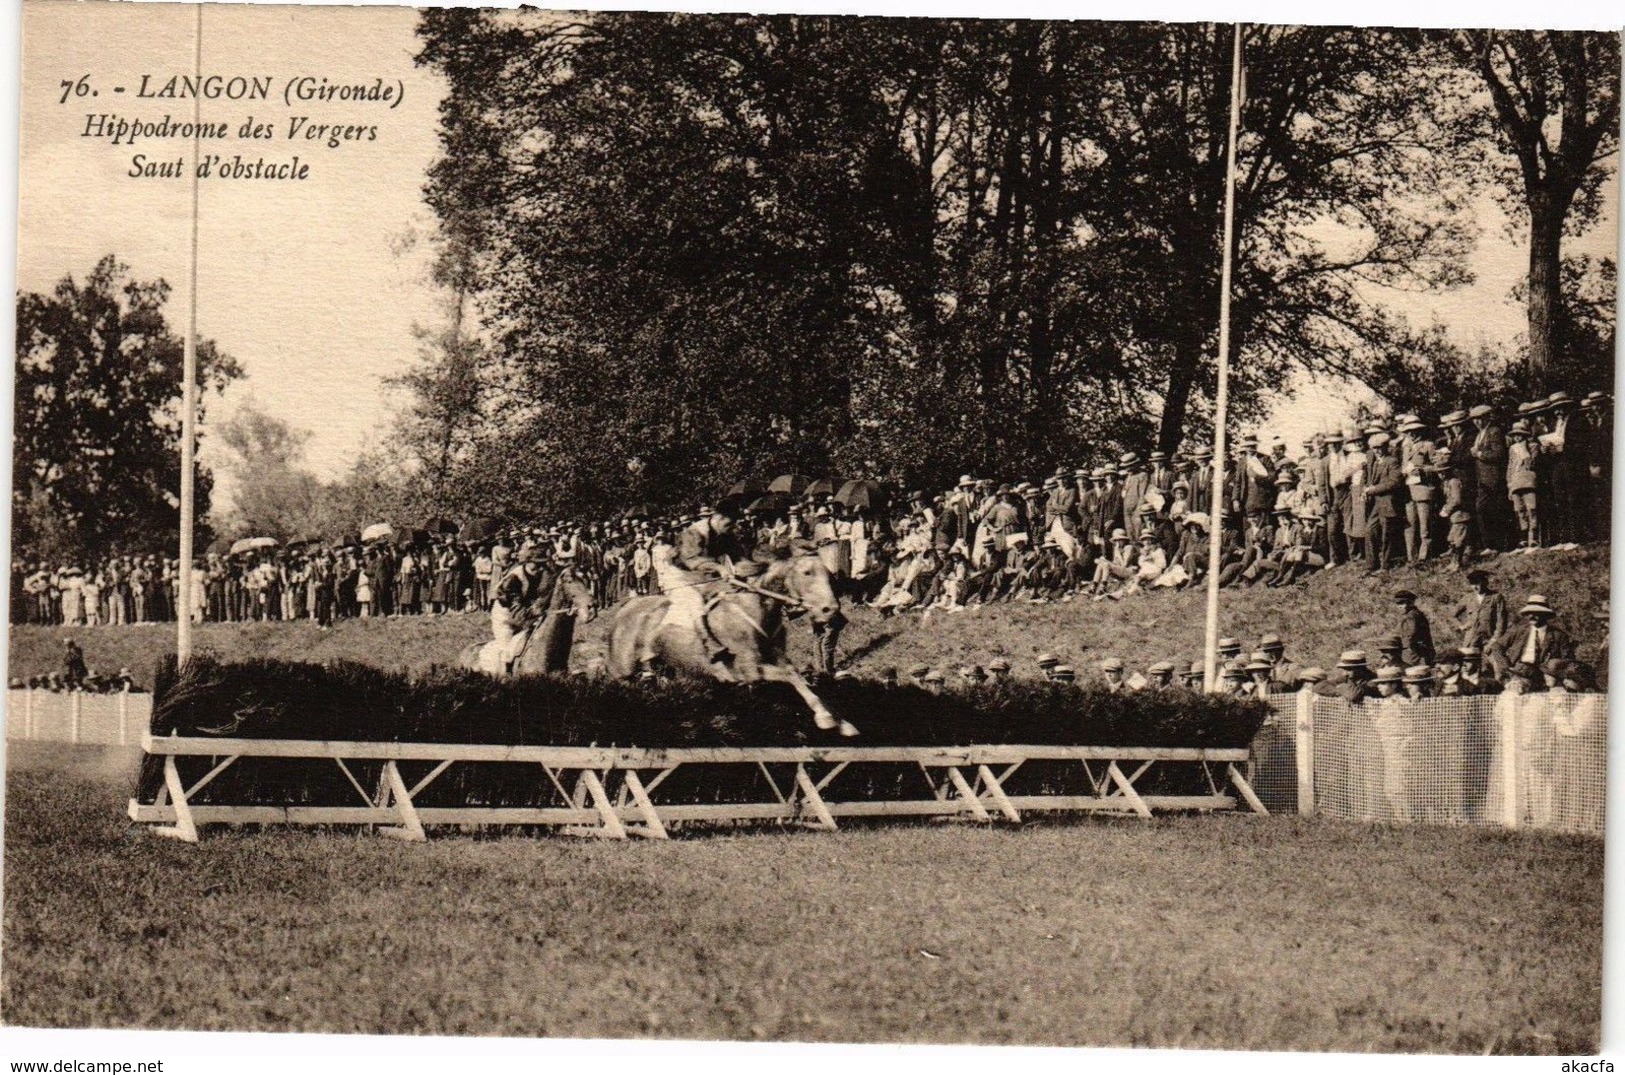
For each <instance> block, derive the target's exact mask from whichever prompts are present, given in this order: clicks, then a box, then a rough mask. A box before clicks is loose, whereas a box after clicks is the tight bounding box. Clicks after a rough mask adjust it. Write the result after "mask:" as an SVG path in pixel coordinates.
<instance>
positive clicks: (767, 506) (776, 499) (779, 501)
mask: <svg viewBox="0 0 1625 1075" xmlns="http://www.w3.org/2000/svg"><path fill="white" fill-rule="evenodd" d="M794 503H795V499H794V498H793V497H791V496H790V495H789V494H788V493H768V494H767V495H765V496H759V497H757V498H756V499H755V500H752V501H751V502H750V510H751V511H759V512H762V513H763V514H766V515H777V514H779V513H780V512H785V511H789V510H790V505H791V504H794Z"/></svg>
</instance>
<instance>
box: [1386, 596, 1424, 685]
mask: <svg viewBox="0 0 1625 1075" xmlns="http://www.w3.org/2000/svg"><path fill="white" fill-rule="evenodd" d="M1394 604H1396V605H1398V606H1399V644H1400V658H1401V659H1402V660H1403V661H1404V662H1405V664H1406V666H1407V667H1410V666H1415V665H1419V664H1427V665H1430V664H1432V663H1433V628H1432V626H1431V625H1430V624H1429V623H1428V618H1427V616H1425V615H1424V614H1423V613H1422V610H1421V609H1419V608H1417V607H1416V594H1414V593H1412V592H1411V591H1410V590H1400V591H1399V592H1398V593H1396V594H1394Z"/></svg>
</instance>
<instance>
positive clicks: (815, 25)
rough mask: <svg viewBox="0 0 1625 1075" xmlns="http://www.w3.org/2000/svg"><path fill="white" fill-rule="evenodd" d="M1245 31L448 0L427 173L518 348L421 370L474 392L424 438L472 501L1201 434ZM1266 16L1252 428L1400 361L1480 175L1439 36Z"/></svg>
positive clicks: (1240, 345)
mask: <svg viewBox="0 0 1625 1075" xmlns="http://www.w3.org/2000/svg"><path fill="white" fill-rule="evenodd" d="M1231 34H1232V30H1231V28H1230V27H1228V26H1214V25H1162V24H1149V23H1092V22H1019V21H1005V20H1000V21H978V20H907V19H875V18H840V17H818V18H813V17H799V16H769V17H758V16H712V15H685V14H620V13H608V14H595V15H590V16H580V17H565V16H561V15H557V14H548V13H538V12H524V11H519V12H513V11H506V12H495V11H476V10H467V9H462V10H451V9H448V10H432V11H427V12H425V14H424V16H423V20H422V23H421V24H420V38H421V41H422V52H421V54H420V56H419V60H420V62H421V63H424V64H426V65H429V66H432V67H434V68H435V69H436V70H438V71H439V72H440V73H441V74H443V75H444V76H445V77H446V79H447V81H448V84H449V87H450V90H449V93H448V94H447V96H446V98H445V99H444V101H443V102H442V105H441V137H442V142H443V149H444V153H443V156H442V158H441V159H440V160H439V161H438V162H437V163H436V164H435V166H434V167H433V169H432V171H431V175H430V182H429V188H428V197H429V200H430V202H431V204H432V205H433V207H434V209H435V210H436V212H437V214H438V216H439V219H440V224H441V230H442V234H443V237H444V239H445V241H446V243H447V245H448V248H450V249H453V250H455V251H456V253H457V257H456V259H455V264H456V265H457V266H458V278H457V279H458V282H457V287H458V288H459V291H458V294H459V295H460V296H462V297H466V299H467V300H468V301H469V302H470V303H472V305H473V308H474V309H475V310H477V312H478V316H479V320H480V322H481V325H482V331H483V340H484V348H483V350H482V351H481V357H480V359H479V362H478V363H477V364H476V365H477V367H478V376H477V377H474V376H467V375H466V370H467V367H468V363H467V360H466V357H464V358H460V357H459V352H458V351H457V349H455V348H450V347H446V348H442V349H441V350H442V353H443V355H444V361H441V362H439V363H438V364H437V365H434V366H433V369H432V371H431V375H430V376H428V378H427V379H426V380H425V381H424V382H423V383H422V384H421V385H420V386H419V389H420V391H419V397H420V399H421V400H422V401H423V402H424V403H425V406H426V408H427V412H426V413H428V414H430V415H437V416H444V415H445V414H448V413H451V412H450V411H448V410H447V409H446V408H445V407H442V406H441V403H440V402H437V401H441V402H445V401H449V402H451V403H453V404H455V406H454V407H453V408H452V410H454V411H455V413H456V414H457V415H458V423H459V424H458V425H457V428H456V431H455V433H454V434H450V433H448V430H450V429H451V428H452V426H451V424H449V423H447V422H440V423H439V424H438V425H436V424H435V423H434V422H430V423H428V424H427V425H426V426H423V427H422V428H421V429H420V433H419V435H418V436H417V437H416V438H415V447H414V455H415V456H416V457H417V462H418V465H419V467H420V470H421V471H423V472H434V473H437V474H438V475H439V477H438V478H437V479H436V480H435V482H434V483H433V484H435V485H436V486H437V487H438V490H439V492H438V493H437V494H436V495H437V496H438V497H439V504H440V505H441V506H442V507H443V508H446V509H452V510H454V509H456V508H457V507H459V506H466V507H469V508H476V507H477V508H478V510H502V511H507V512H511V513H516V514H529V513H534V512H536V511H549V510H552V509H555V508H563V507H566V506H568V507H569V509H571V510H586V511H592V510H597V509H602V508H610V507H613V506H616V505H620V504H624V503H626V502H628V501H631V500H640V501H641V500H652V501H655V502H665V503H672V504H674V503H678V502H681V501H683V500H686V499H688V498H689V497H691V496H693V495H694V494H695V492H696V491H700V490H706V489H711V490H713V491H714V490H716V489H718V488H719V487H720V486H723V485H726V484H727V483H729V482H730V481H732V480H734V479H736V478H738V477H740V476H743V475H745V474H756V475H759V476H767V475H771V474H773V473H778V472H780V471H786V470H795V471H801V472H808V473H826V472H834V473H837V474H842V473H862V474H869V475H875V476H880V477H888V478H896V479H899V480H903V481H908V482H911V483H912V482H916V481H918V482H937V481H941V480H942V479H944V478H950V477H951V476H952V475H953V474H956V473H958V472H959V471H960V470H961V469H963V468H965V467H967V466H969V467H976V468H985V469H986V470H988V471H996V472H999V473H1009V474H1015V473H1027V474H1033V473H1036V472H1037V471H1039V470H1040V469H1041V468H1047V467H1050V466H1053V465H1054V464H1056V463H1058V462H1073V461H1076V460H1078V459H1079V458H1080V456H1082V455H1084V454H1085V453H1087V452H1088V451H1090V450H1091V449H1093V448H1095V447H1097V446H1099V447H1105V448H1116V447H1134V448H1139V449H1144V448H1148V447H1162V448H1164V449H1172V448H1173V447H1175V446H1176V445H1177V444H1178V443H1179V442H1180V440H1181V439H1182V438H1183V437H1184V436H1185V435H1186V434H1187V433H1189V432H1192V431H1193V430H1195V429H1198V428H1205V426H1206V423H1207V421H1208V419H1209V416H1210V414H1211V402H1210V400H1211V395H1212V392H1213V388H1214V379H1215V373H1214V370H1215V351H1216V321H1217V313H1218V306H1219V302H1218V282H1219V279H1218V278H1219V272H1218V267H1219V262H1220V258H1221V250H1220V246H1221V239H1220V235H1221V222H1222V221H1221V209H1222V200H1223V192H1224V149H1225V138H1226V127H1227V110H1228V102H1229V95H1230V53H1231ZM1246 47H1247V52H1248V57H1249V66H1248V70H1249V74H1248V80H1247V85H1246V95H1245V102H1246V103H1245V113H1244V116H1243V129H1244V131H1245V132H1246V134H1245V137H1244V138H1243V139H1242V140H1241V142H1240V144H1239V147H1238V148H1239V158H1238V161H1239V183H1238V194H1237V219H1238V230H1239V234H1240V240H1239V242H1238V248H1237V252H1236V253H1237V267H1236V279H1235V304H1234V308H1233V309H1234V314H1233V316H1234V331H1233V339H1234V342H1233V347H1234V348H1235V353H1234V355H1233V359H1234V361H1235V369H1236V371H1237V376H1236V379H1235V381H1234V396H1233V415H1234V417H1235V418H1236V419H1237V420H1241V419H1245V418H1246V417H1248V416H1250V415H1254V414H1256V413H1257V412H1258V411H1259V409H1260V408H1261V405H1262V402H1263V400H1264V399H1265V398H1266V397H1267V396H1268V395H1270V394H1272V393H1275V392H1277V391H1278V390H1280V389H1281V388H1282V387H1283V386H1284V385H1285V383H1286V382H1287V379H1288V377H1289V375H1290V373H1291V372H1292V371H1294V370H1298V369H1306V370H1309V371H1311V372H1321V373H1335V374H1340V375H1345V376H1355V377H1362V376H1365V375H1367V374H1371V375H1372V376H1374V377H1376V376H1380V373H1381V370H1380V367H1381V366H1382V365H1383V363H1384V362H1385V361H1387V359H1388V357H1389V356H1391V355H1392V354H1393V353H1394V352H1395V350H1396V349H1398V348H1400V347H1403V346H1405V345H1406V343H1407V342H1408V341H1409V340H1410V339H1411V338H1412V332H1413V330H1411V329H1410V328H1409V326H1406V325H1405V324H1403V323H1402V322H1401V321H1399V320H1398V319H1396V318H1394V317H1393V316H1391V315H1389V314H1388V313H1386V312H1385V308H1384V306H1383V305H1382V304H1381V299H1382V297H1383V295H1384V294H1385V293H1392V292H1393V291H1395V290H1427V289H1437V288H1446V287H1450V286H1454V285H1456V284H1459V283H1461V282H1463V281H1464V280H1465V279H1466V273H1465V271H1464V269H1463V267H1462V263H1463V256H1464V254H1465V252H1466V251H1467V249H1468V247H1469V245H1470V242H1471V238H1472V236H1471V229H1470V227H1469V220H1468V218H1467V214H1466V212H1465V207H1466V206H1467V204H1468V203H1469V200H1470V196H1471V194H1472V193H1473V190H1472V184H1473V181H1474V179H1475V178H1476V175H1475V173H1474V172H1473V170H1472V169H1470V168H1465V167H1462V166H1461V163H1462V161H1463V160H1465V159H1467V155H1468V150H1467V149H1466V148H1464V145H1463V143H1464V140H1465V137H1466V136H1465V135H1464V134H1463V127H1462V126H1461V125H1460V124H1458V123H1455V122H1453V119H1454V115H1453V113H1452V112H1451V111H1450V110H1449V109H1443V110H1441V109H1440V107H1439V106H1438V102H1439V101H1440V100H1448V101H1453V102H1461V101H1465V99H1466V97H1467V96H1468V95H1469V93H1470V90H1469V89H1468V81H1469V80H1468V78H1467V76H1466V75H1465V74H1464V73H1463V72H1461V71H1460V70H1459V69H1458V68H1457V67H1456V66H1454V65H1452V64H1449V63H1440V62H1438V57H1437V56H1436V55H1435V53H1434V52H1432V51H1431V46H1430V44H1429V42H1428V40H1427V39H1425V38H1424V37H1423V36H1422V35H1420V34H1414V33H1408V32H1396V31H1382V30H1363V29H1349V28H1321V27H1294V28H1281V27H1254V28H1250V29H1249V30H1248V31H1247V40H1246ZM459 363H462V364H463V367H464V372H459ZM465 390H469V391H472V392H473V393H474V394H475V395H477V397H478V398H477V400H475V399H472V398H471V397H470V396H469V395H468V394H466V392H465ZM442 396H444V399H442ZM430 429H438V430H439V431H440V433H441V436H440V438H439V439H438V440H436V438H435V437H433V436H427V435H424V431H425V430H430Z"/></svg>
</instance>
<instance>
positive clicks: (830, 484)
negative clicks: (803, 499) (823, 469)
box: [805, 478, 836, 496]
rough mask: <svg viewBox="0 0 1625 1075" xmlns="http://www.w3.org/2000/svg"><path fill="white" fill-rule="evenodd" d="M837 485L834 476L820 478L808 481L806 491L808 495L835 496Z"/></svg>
mask: <svg viewBox="0 0 1625 1075" xmlns="http://www.w3.org/2000/svg"><path fill="white" fill-rule="evenodd" d="M835 485H836V482H835V479H834V478H819V479H818V480H817V481H815V482H808V483H807V488H806V490H805V492H806V494H807V495H808V496H833V495H834V494H835Z"/></svg>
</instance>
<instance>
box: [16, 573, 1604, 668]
mask: <svg viewBox="0 0 1625 1075" xmlns="http://www.w3.org/2000/svg"><path fill="white" fill-rule="evenodd" d="M1608 552H1609V546H1608V545H1597V546H1588V547H1586V548H1582V549H1579V550H1577V551H1572V552H1551V551H1543V552H1540V553H1536V554H1534V555H1530V556H1501V557H1498V558H1495V559H1493V560H1486V561H1485V562H1484V566H1485V567H1486V568H1487V569H1488V570H1489V571H1490V572H1491V573H1492V575H1493V576H1494V577H1495V579H1496V584H1497V587H1498V588H1499V589H1500V590H1502V591H1503V592H1504V593H1506V594H1507V599H1508V601H1509V602H1511V603H1512V607H1513V609H1514V610H1516V608H1517V604H1518V603H1521V602H1522V600H1523V598H1524V597H1525V596H1526V595H1527V594H1529V593H1530V592H1538V593H1542V594H1544V595H1545V596H1546V597H1547V598H1548V599H1550V600H1551V601H1552V602H1553V603H1554V604H1555V606H1556V607H1557V609H1558V611H1559V613H1560V622H1562V623H1563V625H1564V626H1565V627H1566V628H1567V629H1568V630H1569V631H1570V633H1571V634H1572V635H1573V636H1574V637H1575V638H1576V639H1577V640H1578V641H1579V642H1580V644H1581V648H1582V654H1588V653H1589V652H1591V649H1592V647H1594V646H1595V645H1596V643H1597V642H1598V641H1600V640H1601V638H1602V625H1601V624H1600V623H1599V622H1598V621H1597V620H1596V619H1595V618H1594V617H1593V616H1592V615H1591V610H1592V609H1593V608H1595V607H1596V606H1598V605H1600V604H1604V603H1606V602H1607V600H1608ZM1401 587H1405V588H1409V589H1412V590H1415V591H1416V592H1417V594H1418V595H1419V597H1420V600H1419V602H1418V604H1419V605H1420V607H1421V608H1422V609H1423V611H1424V612H1426V613H1427V614H1428V616H1429V617H1430V618H1431V619H1432V622H1433V629H1434V637H1435V639H1436V640H1437V641H1438V643H1439V644H1440V645H1445V644H1451V643H1454V642H1455V641H1456V633H1455V631H1454V629H1453V628H1451V627H1450V625H1449V616H1450V613H1451V611H1452V610H1453V609H1454V608H1455V607H1456V606H1457V605H1458V604H1459V603H1460V602H1461V600H1462V599H1463V597H1464V596H1465V595H1466V592H1467V587H1466V584H1465V583H1464V581H1463V580H1462V577H1461V575H1460V574H1459V573H1457V572H1454V571H1450V570H1447V569H1446V566H1445V565H1444V564H1443V563H1442V562H1436V563H1434V564H1431V565H1429V566H1427V567H1426V568H1423V569H1421V570H1415V569H1411V568H1401V569H1397V570H1394V571H1390V572H1388V573H1386V574H1384V575H1379V576H1376V577H1374V578H1367V577H1364V576H1363V575H1362V574H1361V572H1360V569H1358V568H1352V567H1347V566H1345V567H1341V568H1336V569H1334V570H1332V571H1326V572H1321V573H1318V574H1316V575H1315V576H1313V577H1312V578H1310V579H1309V580H1308V581H1307V582H1305V583H1303V584H1300V585H1298V586H1293V587H1290V588H1285V589H1273V590H1272V589H1266V588H1263V587H1251V588H1247V589H1240V590H1233V591H1231V590H1227V591H1225V592H1224V594H1223V599H1222V600H1223V604H1222V619H1221V625H1220V626H1221V630H1222V632H1223V633H1224V634H1231V635H1235V636H1237V637H1239V638H1241V639H1243V641H1244V642H1245V643H1246V644H1248V645H1253V644H1256V642H1257V639H1258V638H1259V636H1260V635H1262V634H1263V633H1264V632H1267V631H1273V632H1276V633H1279V634H1280V635H1282V636H1283V637H1284V638H1285V639H1286V640H1287V654H1288V656H1289V657H1291V658H1293V659H1295V660H1297V661H1299V662H1300V663H1302V664H1317V663H1318V664H1323V665H1326V664H1329V663H1331V662H1335V661H1336V659H1337V654H1338V652H1339V651H1341V650H1343V649H1346V648H1349V647H1351V646H1357V645H1366V644H1369V643H1370V642H1371V641H1372V640H1374V639H1376V638H1379V637H1381V636H1383V635H1386V634H1389V633H1391V632H1392V631H1393V630H1394V626H1395V621H1396V616H1395V611H1394V605H1393V603H1392V600H1391V597H1392V594H1393V591H1394V590H1396V589H1399V588H1401ZM851 618H852V621H853V622H852V626H851V627H850V628H849V629H848V630H847V632H846V634H845V635H844V636H843V637H842V639H841V651H842V652H841V658H842V662H843V663H844V664H846V665H847V666H848V667H851V668H852V669H854V670H855V671H857V672H858V673H860V674H876V673H878V672H879V670H880V669H881V668H884V667H888V666H890V667H896V668H899V669H905V670H906V669H907V668H908V667H909V666H911V665H913V664H916V663H923V664H930V665H934V666H936V667H939V668H944V669H953V668H955V667H957V666H959V665H961V664H986V663H987V662H988V661H990V660H992V659H993V658H994V657H1000V656H1002V657H1004V658H1005V659H1007V660H1009V661H1011V662H1012V663H1013V664H1015V665H1016V671H1017V674H1029V675H1030V674H1035V673H1036V669H1035V668H1034V666H1033V665H1032V660H1033V658H1034V657H1036V656H1037V655H1038V654H1040V653H1043V652H1044V651H1046V650H1054V651H1055V652H1057V653H1059V654H1060V655H1061V657H1062V658H1063V659H1064V660H1068V661H1071V662H1073V663H1089V662H1092V661H1095V660H1098V659H1100V658H1103V657H1105V656H1107V655H1108V654H1115V655H1117V656H1120V657H1122V658H1123V659H1124V660H1126V661H1128V662H1130V664H1131V666H1136V667H1142V668H1143V667H1144V666H1145V665H1147V664H1150V663H1151V662H1152V661H1155V660H1157V659H1158V658H1162V657H1168V658H1182V659H1184V660H1185V661H1187V662H1188V661H1190V660H1192V659H1194V658H1195V657H1196V656H1197V655H1198V654H1199V653H1200V651H1201V645H1202V623H1203V594H1202V593H1200V592H1186V593H1157V594H1153V595H1147V596H1143V597H1139V598H1135V599H1132V600H1129V601H1124V602H1121V603H1118V602H1110V601H1100V602H1094V601H1081V602H1080V601H1072V602H1069V603H1065V604H1049V605H1028V604H1014V605H995V606H991V607H988V608H979V609H973V610H970V611H966V612H963V613H960V614H956V615H949V614H946V613H942V612H933V613H931V614H930V619H929V620H926V621H923V622H922V620H921V618H920V615H919V614H910V615H907V616H902V617H893V618H889V619H882V618H880V617H879V616H877V615H876V614H875V613H873V612H872V611H870V610H868V609H862V608H860V609H856V610H853V611H852V612H851ZM609 620H610V617H609V616H600V617H598V618H597V619H596V620H595V621H594V622H592V623H591V624H588V625H586V626H585V628H584V629H583V630H582V631H581V633H580V637H579V639H578V643H577V645H576V649H575V655H574V660H575V662H576V663H577V665H578V666H584V665H585V664H586V663H587V662H588V661H590V660H591V659H592V658H594V657H596V656H600V655H601V654H602V653H603V649H604V638H605V634H606V632H607V629H608V625H609ZM68 635H71V636H72V637H76V638H78V639H79V640H80V643H81V645H82V646H83V647H84V651H85V658H86V660H87V661H88V662H89V663H90V665H91V666H92V667H93V668H96V669H101V670H107V671H114V670H117V669H118V668H120V667H127V668H129V669H130V670H131V671H132V672H133V673H134V674H135V676H136V678H137V680H138V681H140V682H144V683H150V682H151V677H152V672H153V669H154V667H155V666H156V663H157V660H158V658H159V657H160V656H161V655H163V654H165V653H171V652H173V651H174V647H175V632H174V628H173V626H172V625H167V624H163V625H160V624H148V625H142V626H134V627H119V628H111V627H101V628H96V629H94V630H87V629H83V628H80V629H77V630H71V631H69V630H62V629H51V630H47V629H40V628H28V627H23V628H14V629H13V630H12V632H11V657H10V670H11V675H14V676H18V675H23V676H26V675H30V674H36V673H40V672H49V671H55V670H57V669H58V668H59V667H60V665H61V647H62V642H61V638H62V637H63V636H68ZM196 637H197V641H196V645H198V646H199V647H200V648H207V649H211V650H213V651H215V652H217V653H218V654H220V655H221V656H222V657H224V658H226V659H233V658H245V657H275V658H279V659H283V660H305V661H318V662H319V661H326V660H332V659H336V658H347V659H350V660H358V661H363V662H366V663H368V664H375V665H379V666H382V667H385V668H406V669H409V670H413V671H423V670H426V669H428V668H429V667H431V666H432V665H436V664H451V663H453V662H454V661H455V660H456V657H457V653H458V651H459V650H460V649H461V648H462V647H463V646H465V645H467V644H468V643H470V642H474V641H479V640H482V639H484V638H487V637H489V628H488V625H487V621H486V620H485V618H484V617H481V616H475V615H447V616H439V617H414V618H402V619H392V620H353V621H347V622H343V623H340V624H338V625H337V626H335V627H334V628H333V629H332V630H331V631H321V630H318V629H317V628H316V627H315V626H314V625H312V624H310V623H308V622H299V623H292V624H279V623H263V624H205V625H203V626H201V627H200V628H199V629H198V632H197V636H196ZM791 649H792V655H793V656H794V657H795V658H796V659H797V660H798V661H800V662H801V663H803V664H805V663H807V661H808V660H809V656H810V646H809V642H808V633H807V631H806V629H805V628H804V627H802V626H800V625H799V624H798V625H795V626H793V627H792V628H791Z"/></svg>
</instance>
